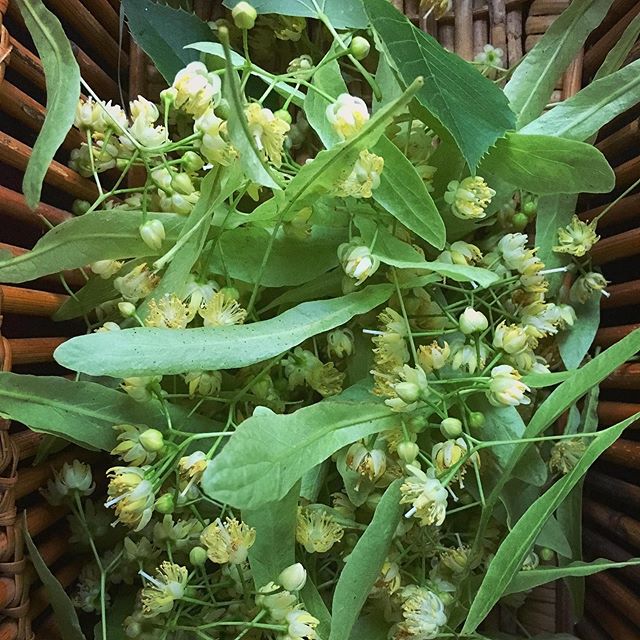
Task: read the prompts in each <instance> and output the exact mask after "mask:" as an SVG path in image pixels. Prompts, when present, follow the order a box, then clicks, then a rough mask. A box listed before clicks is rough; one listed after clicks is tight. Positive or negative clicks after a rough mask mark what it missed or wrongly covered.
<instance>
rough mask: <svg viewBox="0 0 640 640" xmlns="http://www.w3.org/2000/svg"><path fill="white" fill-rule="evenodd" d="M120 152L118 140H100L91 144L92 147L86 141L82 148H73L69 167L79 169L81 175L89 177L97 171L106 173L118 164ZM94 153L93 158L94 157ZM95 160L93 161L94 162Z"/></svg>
mask: <svg viewBox="0 0 640 640" xmlns="http://www.w3.org/2000/svg"><path fill="white" fill-rule="evenodd" d="M119 154H120V148H119V146H118V144H117V141H113V140H110V141H109V142H105V141H104V140H98V141H96V142H94V144H92V145H91V149H90V148H89V146H88V145H87V144H86V143H84V142H83V143H82V144H81V145H80V148H78V149H73V150H72V151H71V155H70V156H69V167H71V169H73V170H74V171H77V172H78V173H79V174H80V175H81V176H84V177H85V178H88V177H89V176H91V175H93V170H94V169H95V172H96V173H104V172H105V171H108V170H109V169H113V168H114V167H115V166H116V161H117V159H118V156H119ZM92 155H93V158H92ZM92 160H93V162H92Z"/></svg>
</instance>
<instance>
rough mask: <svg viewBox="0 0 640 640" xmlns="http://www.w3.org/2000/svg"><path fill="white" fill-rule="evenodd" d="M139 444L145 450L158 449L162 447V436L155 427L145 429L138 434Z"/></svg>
mask: <svg viewBox="0 0 640 640" xmlns="http://www.w3.org/2000/svg"><path fill="white" fill-rule="evenodd" d="M140 444H141V445H142V446H143V447H144V448H145V449H146V450H147V451H160V449H162V447H164V436H163V435H162V433H161V432H160V431H158V430H157V429H146V430H145V431H143V432H142V433H141V434H140Z"/></svg>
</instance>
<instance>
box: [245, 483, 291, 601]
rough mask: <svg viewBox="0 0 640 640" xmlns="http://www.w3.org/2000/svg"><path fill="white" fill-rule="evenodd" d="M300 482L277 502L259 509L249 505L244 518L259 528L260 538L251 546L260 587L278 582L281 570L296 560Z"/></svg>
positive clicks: (257, 584) (250, 556) (252, 560)
mask: <svg viewBox="0 0 640 640" xmlns="http://www.w3.org/2000/svg"><path fill="white" fill-rule="evenodd" d="M299 494H300V484H299V483H296V484H295V485H294V486H293V487H292V488H291V490H290V491H289V493H287V495H285V496H284V497H283V498H282V499H280V500H278V501H276V502H270V503H268V504H265V505H263V506H262V507H260V508H259V509H247V510H245V511H243V512H242V519H243V520H244V521H245V522H246V523H247V524H248V525H249V526H250V527H253V528H254V529H255V530H256V541H255V543H254V545H253V546H252V547H251V549H249V563H250V565H251V575H252V576H253V581H254V584H255V586H256V589H260V587H264V585H266V584H267V583H268V582H276V581H277V578H278V574H279V573H280V572H281V571H282V570H283V569H285V568H286V567H288V566H290V565H292V564H293V563H294V562H295V561H296V556H295V544H296V535H295V532H296V516H297V513H298V496H299Z"/></svg>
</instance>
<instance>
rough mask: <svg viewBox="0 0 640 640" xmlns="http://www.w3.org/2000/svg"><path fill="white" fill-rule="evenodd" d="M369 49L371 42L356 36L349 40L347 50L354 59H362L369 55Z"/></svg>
mask: <svg viewBox="0 0 640 640" xmlns="http://www.w3.org/2000/svg"><path fill="white" fill-rule="evenodd" d="M369 51H371V44H370V43H369V41H368V40H367V39H366V38H363V37H362V36H356V37H355V38H354V39H353V40H352V41H351V46H350V47H349V52H350V53H351V55H352V56H353V57H354V58H355V59H356V60H364V59H365V58H366V57H367V56H368V55H369Z"/></svg>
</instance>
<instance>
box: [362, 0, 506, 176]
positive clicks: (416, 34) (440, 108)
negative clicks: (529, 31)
mask: <svg viewBox="0 0 640 640" xmlns="http://www.w3.org/2000/svg"><path fill="white" fill-rule="evenodd" d="M364 6H365V10H366V11H367V14H368V15H369V19H370V20H371V24H372V26H373V29H374V32H375V34H376V36H377V40H378V44H379V47H380V48H381V51H382V52H383V54H384V55H385V57H386V58H387V61H388V62H389V64H390V65H391V67H392V68H394V69H395V70H396V72H397V73H398V75H399V77H400V78H401V80H402V81H403V82H404V84H405V85H408V84H410V83H411V82H412V81H413V79H414V78H415V77H417V76H424V79H425V83H424V86H423V87H422V88H421V89H420V91H419V92H418V93H417V95H416V97H417V99H418V102H419V103H420V105H421V106H422V107H423V108H424V109H426V110H427V112H428V113H429V114H430V116H431V117H430V118H429V120H430V122H428V123H427V124H429V125H430V126H434V127H435V128H436V130H438V131H439V132H440V133H443V131H444V135H445V136H447V137H448V136H452V137H453V138H454V139H455V141H456V143H457V145H458V147H459V148H460V150H461V152H462V155H463V156H464V157H465V159H466V161H467V163H468V165H469V167H470V168H471V169H472V171H473V170H474V169H475V167H476V166H477V165H478V164H479V162H480V159H481V158H482V156H483V155H484V154H485V153H486V151H487V150H488V149H489V147H491V145H493V144H494V143H495V141H496V140H497V139H498V138H499V137H500V136H502V135H504V133H505V131H507V130H508V129H513V128H514V127H515V116H514V114H513V113H512V112H511V111H510V110H509V107H508V105H507V100H506V98H505V96H504V94H503V93H502V91H501V90H500V89H499V88H498V87H497V86H496V85H494V84H493V83H492V82H491V81H490V80H488V79H487V78H485V77H484V76H482V75H481V74H480V73H478V72H477V71H476V70H475V69H474V68H473V67H472V66H471V65H469V64H468V63H466V62H465V61H464V60H462V59H461V58H459V57H458V56H456V55H455V54H452V53H449V52H447V51H446V50H445V49H444V48H443V47H442V46H440V44H438V42H437V41H436V40H435V39H434V38H432V37H431V36H429V35H427V34H426V33H424V32H423V31H421V30H420V29H418V28H417V27H415V26H414V25H413V24H411V22H410V21H409V20H408V18H407V17H406V16H404V15H403V14H402V13H400V11H398V10H397V9H396V8H395V7H394V6H393V5H392V4H391V3H390V2H388V1H387V0H367V1H366V2H365V3H364Z"/></svg>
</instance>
